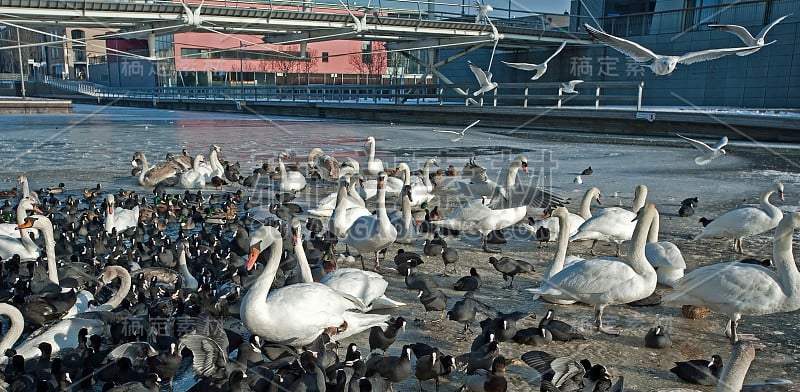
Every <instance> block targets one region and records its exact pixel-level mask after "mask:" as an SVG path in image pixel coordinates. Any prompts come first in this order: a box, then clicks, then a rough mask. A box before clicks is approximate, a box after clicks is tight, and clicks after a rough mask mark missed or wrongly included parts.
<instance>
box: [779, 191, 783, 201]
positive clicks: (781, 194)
mask: <svg viewBox="0 0 800 392" xmlns="http://www.w3.org/2000/svg"><path fill="white" fill-rule="evenodd" d="M778 199H781V201H783V200H784V195H783V192H781V191H778Z"/></svg>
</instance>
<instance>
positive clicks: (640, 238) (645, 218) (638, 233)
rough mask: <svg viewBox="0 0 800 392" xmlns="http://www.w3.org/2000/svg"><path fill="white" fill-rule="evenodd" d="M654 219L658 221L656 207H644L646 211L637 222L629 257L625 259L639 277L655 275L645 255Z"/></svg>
mask: <svg viewBox="0 0 800 392" xmlns="http://www.w3.org/2000/svg"><path fill="white" fill-rule="evenodd" d="M653 219H658V211H657V210H656V207H655V206H654V205H652V204H650V205H647V206H646V207H644V210H642V211H641V212H640V213H639V219H638V221H637V222H636V228H635V229H634V230H633V236H632V237H631V242H630V244H631V245H630V250H629V252H628V256H627V257H626V258H625V259H626V261H627V263H628V265H630V266H631V268H633V270H634V271H635V272H636V273H637V274H638V275H644V274H645V273H646V272H651V273H653V274H655V270H654V269H653V266H652V265H651V264H650V263H649V262H648V261H647V257H646V256H645V254H644V246H645V243H646V240H647V233H648V231H650V230H649V229H650V227H651V225H652V223H653V222H652V221H653Z"/></svg>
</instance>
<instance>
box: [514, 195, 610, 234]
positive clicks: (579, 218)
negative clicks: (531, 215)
mask: <svg viewBox="0 0 800 392" xmlns="http://www.w3.org/2000/svg"><path fill="white" fill-rule="evenodd" d="M593 200H597V204H602V202H601V201H600V189H599V188H597V187H594V186H593V187H591V188H589V189H588V190H587V191H586V193H585V194H584V195H583V200H582V201H581V209H580V214H576V213H574V212H570V213H569V228H570V232H569V235H570V236H573V235H575V233H577V232H578V228H579V227H581V225H582V224H583V222H586V220H587V219H589V218H591V217H592V210H591V205H592V201H593ZM521 226H523V227H524V228H525V229H526V230H528V231H530V232H531V233H536V231H537V230H539V228H541V227H544V228H546V229H548V230H550V238H553V237H558V234H559V233H560V231H559V230H560V224H559V220H558V218H556V217H554V216H552V212H551V213H550V216H548V217H546V218H544V219H542V220H538V221H534V223H533V224H532V225H528V224H523V225H521Z"/></svg>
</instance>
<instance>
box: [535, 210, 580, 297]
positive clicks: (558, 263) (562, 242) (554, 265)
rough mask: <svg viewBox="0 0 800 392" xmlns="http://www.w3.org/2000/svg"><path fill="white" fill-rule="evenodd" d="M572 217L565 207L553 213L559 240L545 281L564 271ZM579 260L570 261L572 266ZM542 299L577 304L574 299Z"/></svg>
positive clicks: (545, 273) (543, 276)
mask: <svg viewBox="0 0 800 392" xmlns="http://www.w3.org/2000/svg"><path fill="white" fill-rule="evenodd" d="M570 215H571V214H570V212H569V211H567V209H566V208H565V207H556V208H555V209H554V210H553V212H552V217H553V219H555V220H556V221H558V226H559V228H558V239H557V240H556V252H555V254H554V255H553V261H552V262H550V266H548V267H547V271H545V272H544V275H542V279H543V280H548V279H550V278H551V277H552V276H553V275H555V274H557V273H559V272H561V270H562V269H564V264H565V262H566V258H567V248H568V247H569V231H570V225H571V224H572V223H571V222H570ZM579 260H582V259H580V258H572V259H571V260H570V264H571V263H574V262H576V261H579ZM542 298H543V299H544V300H545V301H547V302H550V303H554V304H560V305H569V304H574V303H575V300H572V299H562V298H558V297H553V296H549V295H542Z"/></svg>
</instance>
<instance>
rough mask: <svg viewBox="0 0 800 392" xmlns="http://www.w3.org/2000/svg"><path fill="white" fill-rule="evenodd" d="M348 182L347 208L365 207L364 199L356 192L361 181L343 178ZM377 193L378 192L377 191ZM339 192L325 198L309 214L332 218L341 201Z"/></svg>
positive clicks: (347, 176) (348, 176) (348, 177)
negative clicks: (337, 203)
mask: <svg viewBox="0 0 800 392" xmlns="http://www.w3.org/2000/svg"><path fill="white" fill-rule="evenodd" d="M342 178H344V180H345V181H347V184H348V185H347V193H346V195H347V197H346V198H345V206H346V208H350V207H365V206H366V205H365V203H364V199H362V198H361V196H360V195H359V193H358V191H356V190H355V187H356V183H357V182H358V181H359V180H358V179H357V178H352V177H351V176H350V175H346V176H343V177H342ZM376 192H377V190H376ZM338 195H339V191H338V189H337V191H336V192H332V193H330V194H328V195H327V196H325V197H323V198H322V199H320V200H319V201H318V202H317V207H316V208H310V209H309V210H308V213H309V214H311V215H314V216H323V217H330V216H331V215H332V214H333V210H334V209H335V208H336V202H337V201H338V200H339V197H338Z"/></svg>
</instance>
